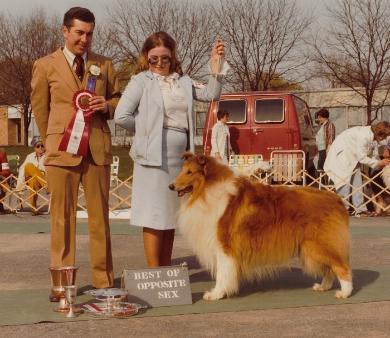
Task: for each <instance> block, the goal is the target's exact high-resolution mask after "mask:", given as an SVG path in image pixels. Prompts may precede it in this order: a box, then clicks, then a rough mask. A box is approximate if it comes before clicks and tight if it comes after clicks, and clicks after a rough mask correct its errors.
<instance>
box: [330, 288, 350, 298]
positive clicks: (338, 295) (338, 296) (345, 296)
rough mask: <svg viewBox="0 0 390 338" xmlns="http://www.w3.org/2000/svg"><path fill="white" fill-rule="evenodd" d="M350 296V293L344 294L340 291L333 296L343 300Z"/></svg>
mask: <svg viewBox="0 0 390 338" xmlns="http://www.w3.org/2000/svg"><path fill="white" fill-rule="evenodd" d="M350 295H351V292H345V291H342V290H338V291H336V293H335V295H334V296H335V297H336V298H338V299H344V298H348V297H349V296H350Z"/></svg>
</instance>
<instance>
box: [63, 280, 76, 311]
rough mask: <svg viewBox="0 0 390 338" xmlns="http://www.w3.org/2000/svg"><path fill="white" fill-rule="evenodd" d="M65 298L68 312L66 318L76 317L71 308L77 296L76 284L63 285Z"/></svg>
mask: <svg viewBox="0 0 390 338" xmlns="http://www.w3.org/2000/svg"><path fill="white" fill-rule="evenodd" d="M64 289H65V298H66V300H67V302H68V304H69V312H68V314H67V315H66V317H67V318H74V317H76V315H75V313H74V309H73V304H74V302H75V300H76V296H77V286H76V285H65V286H64Z"/></svg>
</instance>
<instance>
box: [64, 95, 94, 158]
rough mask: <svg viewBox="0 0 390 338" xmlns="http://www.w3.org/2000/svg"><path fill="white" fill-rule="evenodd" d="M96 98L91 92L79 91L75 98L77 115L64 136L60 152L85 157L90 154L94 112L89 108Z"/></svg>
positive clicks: (75, 114)
mask: <svg viewBox="0 0 390 338" xmlns="http://www.w3.org/2000/svg"><path fill="white" fill-rule="evenodd" d="M93 96H94V93H93V92H91V91H90V90H79V91H77V92H76V93H75V94H74V96H73V104H74V106H75V109H76V111H75V113H74V115H73V117H72V120H71V121H70V122H69V124H68V126H67V128H66V130H65V133H64V135H63V136H62V139H61V142H60V145H59V146H58V150H61V151H66V152H68V153H70V154H74V155H80V156H85V155H87V153H88V142H89V122H90V118H91V116H92V114H93V113H94V112H93V110H91V109H90V108H89V99H90V98H91V97H93Z"/></svg>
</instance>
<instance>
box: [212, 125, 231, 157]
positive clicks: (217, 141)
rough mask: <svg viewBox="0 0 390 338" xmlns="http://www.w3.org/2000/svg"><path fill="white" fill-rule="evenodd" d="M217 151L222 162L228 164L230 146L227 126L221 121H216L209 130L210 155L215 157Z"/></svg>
mask: <svg viewBox="0 0 390 338" xmlns="http://www.w3.org/2000/svg"><path fill="white" fill-rule="evenodd" d="M216 153H219V155H220V156H221V158H222V162H223V163H225V164H228V162H229V158H228V157H229V154H230V153H231V148H230V132H229V127H228V126H227V125H226V124H225V123H223V122H222V121H218V122H217V123H216V124H215V125H214V126H213V129H212V130H211V152H210V155H211V156H214V157H215V154H216Z"/></svg>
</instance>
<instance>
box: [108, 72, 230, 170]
mask: <svg viewBox="0 0 390 338" xmlns="http://www.w3.org/2000/svg"><path fill="white" fill-rule="evenodd" d="M223 77H224V76H223V75H218V76H211V75H210V77H209V82H208V84H207V86H199V85H195V84H194V81H192V80H191V78H190V77H189V76H187V75H184V76H182V77H180V78H179V80H178V83H179V85H180V86H181V87H182V88H184V91H185V93H186V98H187V105H188V110H187V116H188V128H189V130H188V138H189V142H188V146H189V148H188V149H187V150H190V151H194V149H195V147H194V135H195V126H194V116H193V111H192V103H193V99H196V100H199V101H212V100H218V99H219V97H220V95H221V90H222V79H223ZM163 120H164V104H163V98H162V93H161V89H160V84H159V82H158V80H157V79H156V78H155V77H154V75H153V73H152V72H150V71H144V72H141V73H139V74H137V75H135V76H133V77H132V79H131V80H130V82H129V83H128V85H127V87H126V89H125V90H124V92H123V94H122V97H121V99H120V100H119V103H118V106H117V107H116V110H115V123H116V124H118V125H120V126H121V127H123V128H125V129H127V130H130V131H131V133H132V134H133V135H134V139H133V144H132V146H131V150H130V156H131V158H132V159H133V160H134V161H135V162H137V163H139V164H142V165H150V166H161V164H162V159H161V158H162V135H163V132H162V130H163Z"/></svg>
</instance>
